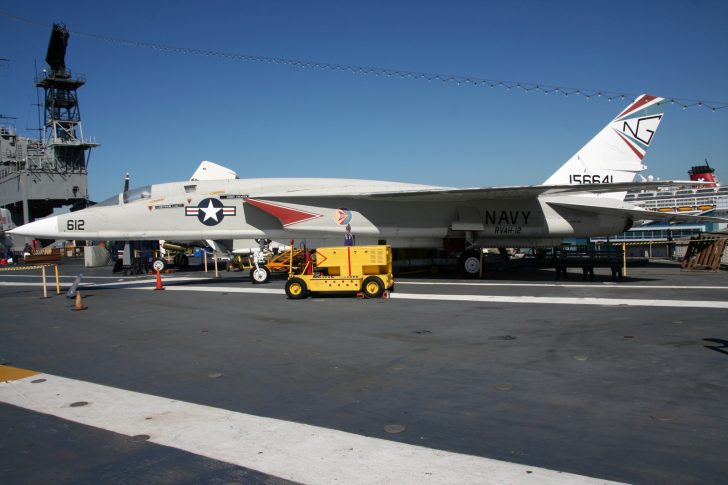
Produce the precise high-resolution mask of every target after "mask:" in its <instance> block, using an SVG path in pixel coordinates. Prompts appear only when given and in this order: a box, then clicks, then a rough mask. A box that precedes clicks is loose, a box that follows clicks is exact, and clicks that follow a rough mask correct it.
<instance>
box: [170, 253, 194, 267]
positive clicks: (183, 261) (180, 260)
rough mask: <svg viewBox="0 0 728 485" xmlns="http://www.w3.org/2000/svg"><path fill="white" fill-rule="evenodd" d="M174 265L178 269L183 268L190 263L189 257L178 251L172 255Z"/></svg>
mask: <svg viewBox="0 0 728 485" xmlns="http://www.w3.org/2000/svg"><path fill="white" fill-rule="evenodd" d="M174 265H175V266H177V267H178V268H180V269H184V268H186V267H188V266H189V265H190V259H189V258H188V257H187V255H186V254H182V253H178V254H177V255H175V257H174Z"/></svg>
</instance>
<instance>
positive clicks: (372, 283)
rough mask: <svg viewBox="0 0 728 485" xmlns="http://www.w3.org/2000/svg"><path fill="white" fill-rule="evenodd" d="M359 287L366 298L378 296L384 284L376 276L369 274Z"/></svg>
mask: <svg viewBox="0 0 728 485" xmlns="http://www.w3.org/2000/svg"><path fill="white" fill-rule="evenodd" d="M361 289H362V291H363V292H364V296H366V297H367V298H379V297H380V296H382V293H384V284H382V280H380V279H379V278H377V277H376V276H369V277H367V278H366V279H365V280H364V282H363V283H362V285H361Z"/></svg>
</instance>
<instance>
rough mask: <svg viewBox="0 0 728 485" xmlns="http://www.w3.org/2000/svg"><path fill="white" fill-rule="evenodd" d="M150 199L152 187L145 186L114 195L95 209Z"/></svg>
mask: <svg viewBox="0 0 728 485" xmlns="http://www.w3.org/2000/svg"><path fill="white" fill-rule="evenodd" d="M151 197H152V186H151V185H145V186H143V187H137V188H136V189H131V190H127V191H126V192H122V193H121V194H116V195H114V196H112V197H109V198H108V199H106V200H103V201H101V202H99V203H98V204H96V206H95V207H103V206H111V205H120V204H129V203H131V202H134V201H136V200H142V199H149V198H151Z"/></svg>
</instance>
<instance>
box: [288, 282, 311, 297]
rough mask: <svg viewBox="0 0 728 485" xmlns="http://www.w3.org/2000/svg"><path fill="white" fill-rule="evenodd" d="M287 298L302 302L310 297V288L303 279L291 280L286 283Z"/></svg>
mask: <svg viewBox="0 0 728 485" xmlns="http://www.w3.org/2000/svg"><path fill="white" fill-rule="evenodd" d="M286 296H288V298H290V299H291V300H302V299H303V298H306V296H308V287H306V282H305V281H303V280H302V279H301V278H291V279H290V280H288V281H286Z"/></svg>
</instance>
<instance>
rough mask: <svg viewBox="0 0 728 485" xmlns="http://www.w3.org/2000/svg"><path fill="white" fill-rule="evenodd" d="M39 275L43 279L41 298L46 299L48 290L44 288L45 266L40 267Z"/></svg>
mask: <svg viewBox="0 0 728 485" xmlns="http://www.w3.org/2000/svg"><path fill="white" fill-rule="evenodd" d="M40 273H41V276H42V278H43V298H48V288H46V273H45V266H41V267H40Z"/></svg>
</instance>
